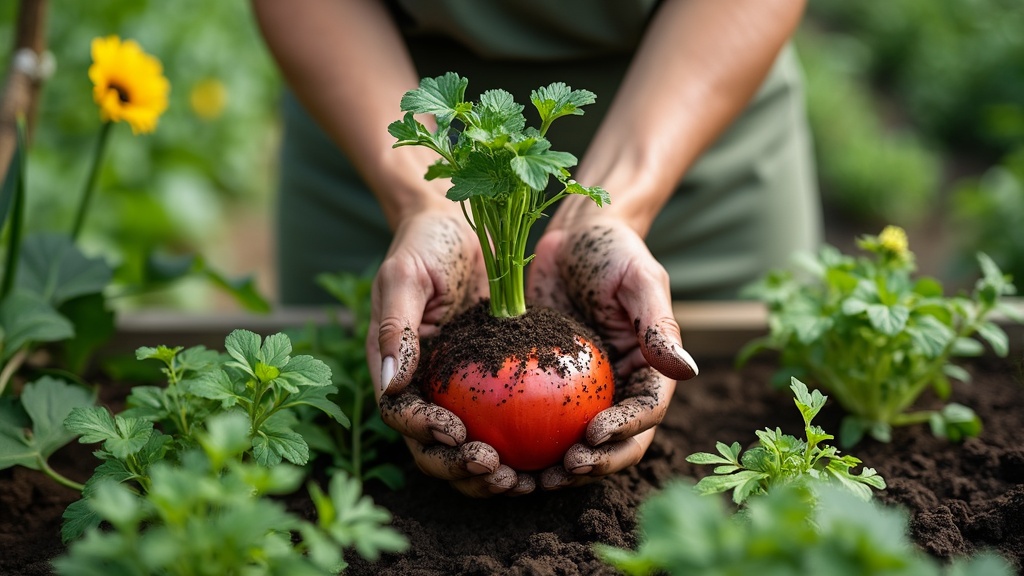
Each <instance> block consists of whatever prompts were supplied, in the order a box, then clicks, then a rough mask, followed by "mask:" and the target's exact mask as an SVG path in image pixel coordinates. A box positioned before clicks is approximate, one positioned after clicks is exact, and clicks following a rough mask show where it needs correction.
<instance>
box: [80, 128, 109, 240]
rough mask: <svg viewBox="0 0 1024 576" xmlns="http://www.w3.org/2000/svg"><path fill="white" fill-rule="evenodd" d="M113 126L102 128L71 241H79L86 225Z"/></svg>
mask: <svg viewBox="0 0 1024 576" xmlns="http://www.w3.org/2000/svg"><path fill="white" fill-rule="evenodd" d="M113 125H114V123H113V122H104V123H103V127H101V128H100V135H99V138H98V140H97V141H96V149H95V152H94V154H93V157H92V164H91V165H90V166H89V174H88V176H87V177H86V179H85V187H84V189H83V190H82V199H81V202H80V203H79V204H78V212H77V213H76V214H75V224H74V226H73V227H72V228H71V240H76V239H78V234H79V233H80V232H81V231H82V225H83V224H84V223H85V214H86V213H87V212H88V211H89V203H90V201H91V200H92V194H93V191H94V189H95V188H96V178H97V177H98V176H99V171H100V163H101V162H102V160H103V153H104V151H105V150H106V148H107V140H108V139H109V136H110V128H111V127H112V126H113Z"/></svg>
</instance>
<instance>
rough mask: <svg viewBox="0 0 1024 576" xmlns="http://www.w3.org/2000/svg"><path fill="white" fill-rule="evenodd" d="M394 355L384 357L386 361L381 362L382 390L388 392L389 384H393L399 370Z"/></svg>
mask: <svg viewBox="0 0 1024 576" xmlns="http://www.w3.org/2000/svg"><path fill="white" fill-rule="evenodd" d="M396 364H397V362H396V361H395V357H394V356H388V357H386V358H384V361H383V362H381V364H380V390H381V392H387V391H388V386H390V385H391V381H392V380H394V379H395V373H397V372H398V367H397V366H396Z"/></svg>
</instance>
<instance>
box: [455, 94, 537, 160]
mask: <svg viewBox="0 0 1024 576" xmlns="http://www.w3.org/2000/svg"><path fill="white" fill-rule="evenodd" d="M522 112H523V106H522V105H521V104H516V101H515V99H514V98H513V97H512V94H510V93H508V92H506V91H505V90H500V89H497V90H488V91H486V92H484V93H483V94H481V95H480V105H479V106H477V107H475V108H474V109H473V114H472V115H471V118H472V124H471V125H470V126H467V127H466V129H465V131H463V134H465V136H466V137H467V138H470V139H472V140H475V141H477V142H480V143H481V144H484V145H485V146H487V147H489V148H492V149H495V148H500V147H502V146H504V145H505V144H506V143H507V142H508V141H509V139H510V137H512V136H513V135H518V134H519V133H521V132H522V131H523V128H524V127H525V126H526V118H525V117H523V114H522Z"/></svg>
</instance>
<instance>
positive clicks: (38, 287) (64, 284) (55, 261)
mask: <svg viewBox="0 0 1024 576" xmlns="http://www.w3.org/2000/svg"><path fill="white" fill-rule="evenodd" d="M112 277H113V271H112V270H111V268H110V266H109V265H108V264H107V263H106V262H105V261H104V260H103V259H102V258H99V257H96V258H89V257H87V256H85V255H84V254H82V252H81V251H80V250H79V248H78V246H76V245H75V244H74V242H72V241H71V238H70V237H68V236H67V235H65V234H54V233H41V234H32V235H29V236H27V237H26V238H25V242H24V244H23V245H22V248H21V258H20V260H19V261H18V279H17V283H18V286H20V287H22V288H24V289H26V290H29V291H31V292H34V293H36V294H39V295H41V296H42V297H43V299H44V300H45V301H47V302H48V303H49V304H50V305H52V306H60V305H61V304H63V303H64V302H67V301H68V300H70V299H72V298H75V297H77V296H84V295H86V294H94V293H99V292H103V290H104V289H105V288H106V287H107V284H109V283H110V280H111V278H112Z"/></svg>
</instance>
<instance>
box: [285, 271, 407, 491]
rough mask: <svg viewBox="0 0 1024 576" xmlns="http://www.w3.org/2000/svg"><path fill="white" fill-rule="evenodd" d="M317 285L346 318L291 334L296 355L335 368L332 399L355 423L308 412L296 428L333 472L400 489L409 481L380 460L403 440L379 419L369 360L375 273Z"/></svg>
mask: <svg viewBox="0 0 1024 576" xmlns="http://www.w3.org/2000/svg"><path fill="white" fill-rule="evenodd" d="M317 281H318V282H319V283H320V285H321V286H323V287H324V289H326V290H327V292H328V293H330V294H331V295H332V296H334V297H335V298H336V299H337V300H338V302H339V303H340V304H341V305H342V307H343V309H344V310H345V311H347V312H348V317H347V318H339V317H335V318H334V320H333V321H332V322H330V323H328V324H327V325H323V326H315V325H309V326H306V327H304V328H303V329H301V330H295V331H292V332H290V333H289V336H290V337H291V339H292V343H293V345H294V346H295V349H296V350H297V351H303V352H306V353H308V354H312V355H314V356H316V357H317V358H320V359H322V360H323V361H324V362H326V363H327V364H328V366H330V367H331V374H332V382H333V383H334V385H335V386H336V387H337V388H338V392H337V394H335V395H334V397H333V400H334V402H335V403H337V404H338V405H339V406H341V408H342V410H343V411H344V413H345V414H347V415H348V417H349V420H350V421H351V424H350V425H349V426H342V425H340V424H338V423H337V422H336V421H334V420H331V419H325V418H323V415H322V414H318V413H317V411H310V410H306V411H304V412H303V413H302V414H301V415H300V416H301V417H300V423H299V426H298V428H297V430H299V431H300V432H301V433H302V435H303V436H304V437H305V438H306V439H307V441H308V442H309V444H310V448H311V449H312V450H314V451H315V452H319V453H322V454H325V455H327V456H328V457H329V458H330V459H331V466H332V467H333V468H336V469H340V470H344V471H345V472H346V473H348V474H349V475H351V476H352V477H354V478H357V479H359V480H360V481H362V482H364V483H365V482H367V481H369V480H373V479H376V480H380V481H381V482H383V483H384V484H385V485H387V486H388V487H389V488H392V489H397V488H400V487H401V486H402V484H403V482H404V481H405V479H404V477H403V475H402V471H401V469H399V468H398V467H397V466H395V465H394V464H392V463H389V462H380V461H379V460H380V450H381V448H383V447H385V446H387V445H388V444H393V443H395V442H397V441H398V440H399V439H400V438H401V436H400V435H399V434H398V433H397V432H395V430H394V429H392V428H390V427H389V426H388V425H387V424H384V421H383V420H382V419H381V416H380V411H379V410H377V403H376V401H375V399H374V394H373V379H372V378H371V377H370V369H369V365H368V364H367V362H366V346H365V344H366V335H367V333H368V331H369V327H370V289H371V287H372V284H373V274H372V273H365V274H353V273H344V272H343V273H337V274H321V275H320V276H318V277H317ZM325 420H326V421H325Z"/></svg>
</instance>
